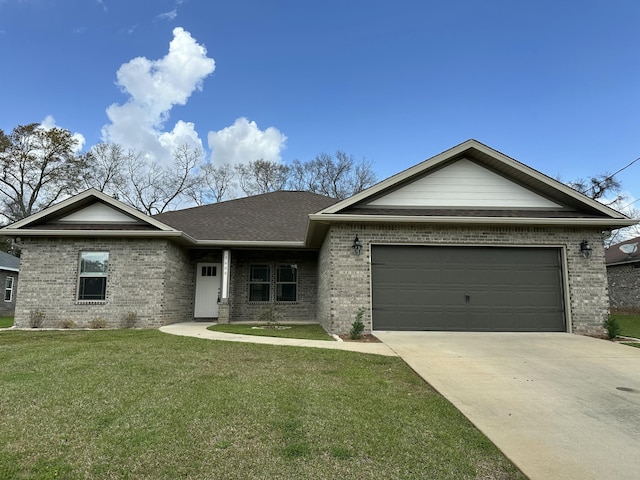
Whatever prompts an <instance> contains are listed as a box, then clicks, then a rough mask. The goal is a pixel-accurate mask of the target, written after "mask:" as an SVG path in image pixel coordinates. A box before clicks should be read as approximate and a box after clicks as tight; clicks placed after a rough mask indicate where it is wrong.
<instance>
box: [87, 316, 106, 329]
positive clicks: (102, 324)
mask: <svg viewBox="0 0 640 480" xmlns="http://www.w3.org/2000/svg"><path fill="white" fill-rule="evenodd" d="M89 328H107V321H106V320H105V319H104V318H100V317H96V318H94V319H93V320H91V321H90V322H89Z"/></svg>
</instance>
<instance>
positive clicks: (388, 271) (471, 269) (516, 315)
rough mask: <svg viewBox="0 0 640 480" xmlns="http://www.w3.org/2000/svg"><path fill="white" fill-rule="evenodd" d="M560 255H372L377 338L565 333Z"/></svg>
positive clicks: (385, 249)
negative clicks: (410, 333)
mask: <svg viewBox="0 0 640 480" xmlns="http://www.w3.org/2000/svg"><path fill="white" fill-rule="evenodd" d="M560 259H561V256H560V249H558V248H515V247H514V248H506V247H433V246H390V245H374V246H373V247H372V267H371V268H372V305H373V328H374V330H458V331H463V330H464V331H523V332H525V331H538V332H555V331H565V319H564V300H563V295H562V291H563V289H562V270H561V260H560Z"/></svg>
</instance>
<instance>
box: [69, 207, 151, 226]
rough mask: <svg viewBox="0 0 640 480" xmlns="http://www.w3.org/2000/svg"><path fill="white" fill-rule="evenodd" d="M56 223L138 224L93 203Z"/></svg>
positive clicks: (110, 208)
mask: <svg viewBox="0 0 640 480" xmlns="http://www.w3.org/2000/svg"><path fill="white" fill-rule="evenodd" d="M57 221H58V222H60V223H140V221H139V220H138V219H136V218H133V217H130V216H129V215H126V214H124V213H122V212H120V211H118V210H116V209H114V208H112V207H110V206H108V205H106V204H104V203H101V202H96V203H93V204H91V205H89V206H88V207H85V208H83V209H81V210H78V211H76V212H73V213H71V214H69V215H66V216H64V217H61V218H59V219H58V220H57Z"/></svg>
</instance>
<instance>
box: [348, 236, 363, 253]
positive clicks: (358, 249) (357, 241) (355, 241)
mask: <svg viewBox="0 0 640 480" xmlns="http://www.w3.org/2000/svg"><path fill="white" fill-rule="evenodd" d="M351 248H353V254H354V255H360V252H361V251H362V243H361V242H360V239H359V238H358V235H356V238H354V239H353V245H351Z"/></svg>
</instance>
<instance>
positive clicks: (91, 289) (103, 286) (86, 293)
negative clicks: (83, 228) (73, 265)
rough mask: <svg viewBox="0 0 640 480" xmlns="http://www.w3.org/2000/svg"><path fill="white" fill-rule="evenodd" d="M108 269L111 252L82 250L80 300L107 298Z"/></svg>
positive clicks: (79, 277)
mask: <svg viewBox="0 0 640 480" xmlns="http://www.w3.org/2000/svg"><path fill="white" fill-rule="evenodd" d="M108 270H109V252H80V271H79V274H78V300H84V301H103V300H106V298H107V272H108Z"/></svg>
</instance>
